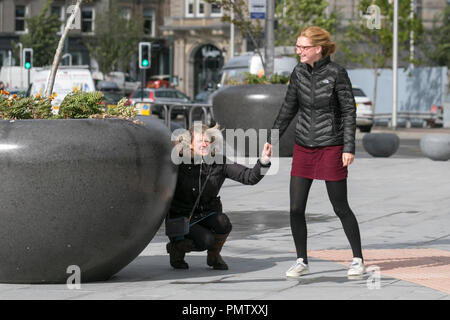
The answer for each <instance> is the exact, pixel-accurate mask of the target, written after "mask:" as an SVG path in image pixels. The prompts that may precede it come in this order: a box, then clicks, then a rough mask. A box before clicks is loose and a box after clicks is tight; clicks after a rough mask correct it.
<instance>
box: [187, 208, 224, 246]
mask: <svg viewBox="0 0 450 320" xmlns="http://www.w3.org/2000/svg"><path fill="white" fill-rule="evenodd" d="M231 229H232V225H231V222H230V219H228V217H227V215H226V214H224V213H214V214H212V215H210V216H209V217H207V218H205V219H203V220H201V221H199V222H197V223H195V224H194V225H192V226H191V227H190V228H189V233H188V234H187V235H186V236H185V237H186V238H188V239H191V240H193V241H194V246H195V248H194V250H195V251H204V250H209V249H214V234H216V233H217V234H228V233H230V232H231Z"/></svg>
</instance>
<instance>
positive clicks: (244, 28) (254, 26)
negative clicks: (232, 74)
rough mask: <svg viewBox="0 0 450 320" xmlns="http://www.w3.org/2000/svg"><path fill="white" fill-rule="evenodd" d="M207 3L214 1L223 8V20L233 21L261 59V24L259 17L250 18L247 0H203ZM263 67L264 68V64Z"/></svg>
mask: <svg viewBox="0 0 450 320" xmlns="http://www.w3.org/2000/svg"><path fill="white" fill-rule="evenodd" d="M205 1H206V2H207V3H215V4H218V5H220V6H221V7H222V9H223V16H222V21H223V22H229V23H233V24H234V25H235V26H237V27H238V28H239V30H241V32H242V33H243V35H244V36H247V37H248V38H249V39H250V41H251V42H252V44H253V46H254V47H255V51H256V52H257V53H258V54H259V56H260V57H261V60H262V61H264V59H262V57H263V54H262V53H261V52H260V50H259V48H261V47H263V46H262V44H261V43H260V42H261V41H260V40H261V39H262V35H263V24H262V21H261V20H260V19H250V12H249V10H248V9H249V8H248V1H247V0H205ZM232 11H233V12H234V18H233V19H231V12H232ZM263 65H264V69H265V64H264V63H263Z"/></svg>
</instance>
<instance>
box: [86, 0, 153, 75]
mask: <svg viewBox="0 0 450 320" xmlns="http://www.w3.org/2000/svg"><path fill="white" fill-rule="evenodd" d="M116 2H117V1H113V3H112V5H111V9H110V10H106V11H103V12H102V13H99V14H98V15H97V16H96V24H95V26H96V27H95V36H93V37H88V38H85V39H84V42H85V44H86V46H87V48H88V49H89V53H90V55H91V56H92V57H93V58H94V59H95V60H96V61H97V62H98V65H99V69H100V71H101V72H102V73H103V74H108V73H110V72H111V71H116V70H119V69H127V68H129V65H130V63H131V61H132V59H133V57H134V56H136V55H137V52H138V44H139V41H140V40H141V39H142V36H143V32H144V31H143V30H144V29H143V27H144V22H143V17H142V13H139V14H133V16H132V17H131V18H130V19H129V20H127V19H126V18H125V17H124V16H123V13H122V11H121V9H120V6H119V4H118V3H116ZM126 71H128V70H126Z"/></svg>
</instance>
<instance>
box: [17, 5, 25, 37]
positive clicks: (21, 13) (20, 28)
mask: <svg viewBox="0 0 450 320" xmlns="http://www.w3.org/2000/svg"><path fill="white" fill-rule="evenodd" d="M25 13H26V7H25V6H16V29H15V30H16V32H25V31H26V30H25Z"/></svg>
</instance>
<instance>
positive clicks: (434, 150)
mask: <svg viewBox="0 0 450 320" xmlns="http://www.w3.org/2000/svg"><path fill="white" fill-rule="evenodd" d="M420 150H421V151H422V153H423V154H424V155H425V156H426V157H427V158H430V159H431V160H437V161H447V160H449V159H450V134H427V135H425V136H423V137H422V138H421V139H420Z"/></svg>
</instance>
